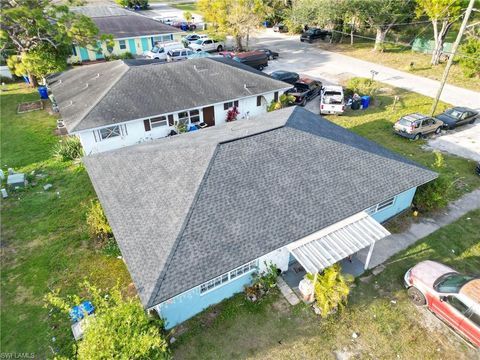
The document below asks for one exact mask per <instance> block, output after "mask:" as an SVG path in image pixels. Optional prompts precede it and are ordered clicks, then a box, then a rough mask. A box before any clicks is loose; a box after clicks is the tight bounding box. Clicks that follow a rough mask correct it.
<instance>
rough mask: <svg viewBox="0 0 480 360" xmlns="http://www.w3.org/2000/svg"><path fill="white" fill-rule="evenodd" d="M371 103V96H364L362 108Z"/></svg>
mask: <svg viewBox="0 0 480 360" xmlns="http://www.w3.org/2000/svg"><path fill="white" fill-rule="evenodd" d="M369 105H370V96H362V108H363V109H366V108H368V106H369Z"/></svg>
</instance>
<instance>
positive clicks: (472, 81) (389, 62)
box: [316, 39, 480, 91]
mask: <svg viewBox="0 0 480 360" xmlns="http://www.w3.org/2000/svg"><path fill="white" fill-rule="evenodd" d="M344 41H346V42H349V39H345V40H344ZM316 44H317V46H318V47H320V48H322V49H325V50H330V51H334V52H338V53H342V54H344V55H347V56H351V57H354V58H357V59H362V60H366V61H371V62H374V63H380V64H382V65H386V66H389V67H392V68H394V69H398V70H402V71H405V72H409V73H412V74H414V75H419V76H424V77H426V78H430V79H434V80H440V79H441V78H442V75H443V70H444V68H445V65H446V62H443V63H441V64H440V65H438V66H431V65H430V57H431V56H430V55H429V54H422V53H418V52H414V51H411V50H409V49H408V48H405V47H400V46H395V47H393V46H389V47H388V48H387V50H385V51H384V52H383V53H379V52H373V51H372V49H373V44H372V43H371V42H368V43H365V42H359V43H355V44H354V45H353V46H351V45H350V43H348V44H345V43H344V44H329V43H326V42H322V41H318V42H317V43H316ZM411 62H413V63H414V66H413V67H410V66H409V65H410V63H411ZM447 82H448V83H449V84H452V85H456V86H460V87H463V88H466V89H470V90H475V91H480V81H479V79H478V77H477V78H475V77H473V78H468V77H466V76H465V75H464V74H463V72H462V69H461V68H460V66H459V65H456V64H454V65H453V66H452V67H451V69H450V73H449V76H448V81H447ZM435 90H436V89H435Z"/></svg>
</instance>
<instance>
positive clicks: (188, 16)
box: [183, 11, 192, 22]
mask: <svg viewBox="0 0 480 360" xmlns="http://www.w3.org/2000/svg"><path fill="white" fill-rule="evenodd" d="M183 17H184V18H185V20H187V21H188V22H190V20H192V13H191V12H190V11H184V12H183Z"/></svg>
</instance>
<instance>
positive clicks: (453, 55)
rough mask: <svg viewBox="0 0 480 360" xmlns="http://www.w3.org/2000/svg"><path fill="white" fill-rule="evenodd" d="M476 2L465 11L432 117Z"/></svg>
mask: <svg viewBox="0 0 480 360" xmlns="http://www.w3.org/2000/svg"><path fill="white" fill-rule="evenodd" d="M474 2H475V0H470V3H469V4H468V7H467V11H465V17H464V18H463V22H462V26H461V27H460V31H459V32H458V35H457V39H456V40H455V42H454V43H453V46H452V52H451V54H450V56H449V58H448V62H447V66H446V67H445V70H444V71H443V76H442V80H441V82H440V87H439V88H438V91H437V96H435V100H434V101H433V105H432V110H431V111H430V116H433V114H434V113H435V110H436V109H437V105H438V101H439V100H440V96H441V95H442V91H443V87H444V86H445V82H446V81H447V78H448V73H449V71H450V67H451V66H452V64H453V58H454V57H455V54H456V53H457V48H458V45H460V40H462V36H463V32H464V31H465V28H466V27H467V23H468V19H469V18H470V14H471V13H472V9H473V3H474Z"/></svg>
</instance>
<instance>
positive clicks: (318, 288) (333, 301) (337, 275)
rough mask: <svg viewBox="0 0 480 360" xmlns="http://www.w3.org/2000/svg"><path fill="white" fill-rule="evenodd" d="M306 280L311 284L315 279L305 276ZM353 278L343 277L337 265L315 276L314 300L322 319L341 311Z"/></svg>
mask: <svg viewBox="0 0 480 360" xmlns="http://www.w3.org/2000/svg"><path fill="white" fill-rule="evenodd" d="M306 278H307V279H308V280H310V281H312V282H313V279H314V278H315V276H314V275H312V274H307V275H306ZM352 282H353V277H351V276H343V275H342V272H341V268H340V265H339V264H338V263H337V264H335V265H332V266H330V267H328V268H326V269H325V270H323V273H321V274H318V275H317V281H316V283H315V284H314V293H315V300H316V304H317V306H318V309H319V310H320V315H321V316H322V317H327V316H328V315H329V314H331V313H333V312H335V311H337V310H341V309H342V308H343V307H344V306H345V305H346V303H347V299H348V294H349V293H350V284H351V283H352Z"/></svg>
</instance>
